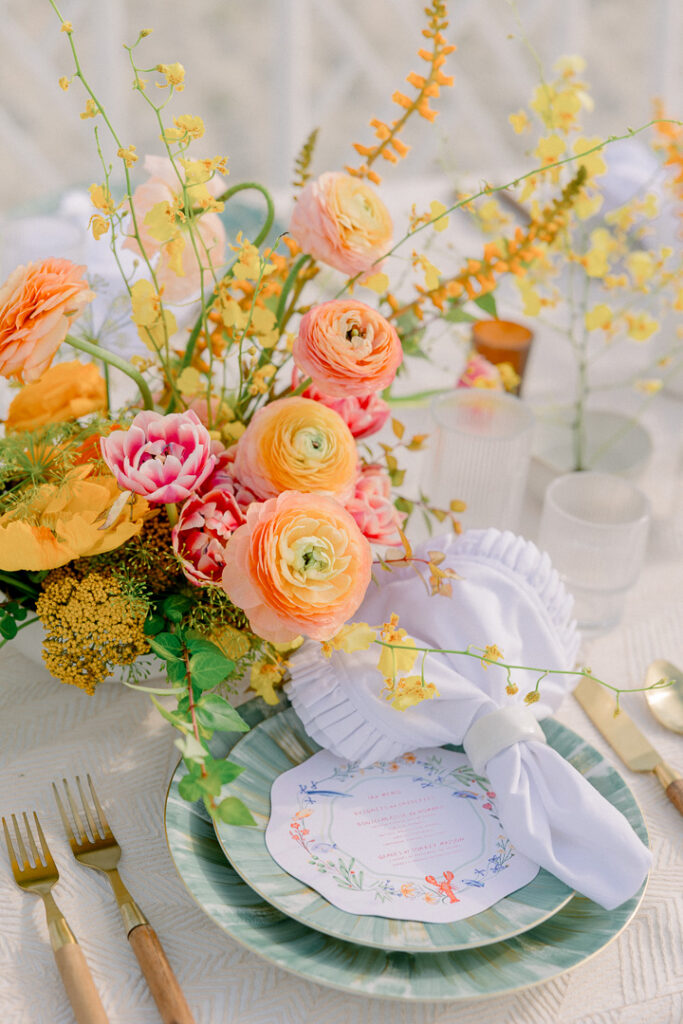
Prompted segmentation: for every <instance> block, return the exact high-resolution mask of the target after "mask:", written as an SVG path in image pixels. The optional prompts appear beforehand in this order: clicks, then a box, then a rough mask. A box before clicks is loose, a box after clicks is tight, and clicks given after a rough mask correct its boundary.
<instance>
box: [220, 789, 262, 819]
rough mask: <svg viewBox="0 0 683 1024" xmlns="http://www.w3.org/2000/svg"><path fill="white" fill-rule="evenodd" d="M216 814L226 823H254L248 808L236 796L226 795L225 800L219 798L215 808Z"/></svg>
mask: <svg viewBox="0 0 683 1024" xmlns="http://www.w3.org/2000/svg"><path fill="white" fill-rule="evenodd" d="M216 816H217V817H218V818H220V820H221V821H223V822H225V824H226V825H255V824H256V822H255V821H254V818H253V815H252V813H251V811H250V810H249V808H248V807H246V806H245V804H243V803H242V801H241V800H239V799H238V798H237V797H236V796H228V797H226V798H225V800H221V802H220V803H219V805H218V807H217V808H216Z"/></svg>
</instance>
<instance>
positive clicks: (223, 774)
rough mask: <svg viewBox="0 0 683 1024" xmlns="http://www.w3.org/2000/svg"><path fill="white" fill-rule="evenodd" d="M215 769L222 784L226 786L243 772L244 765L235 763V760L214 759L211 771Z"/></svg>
mask: <svg viewBox="0 0 683 1024" xmlns="http://www.w3.org/2000/svg"><path fill="white" fill-rule="evenodd" d="M214 770H215V771H216V774H217V775H218V777H219V779H220V780H221V784H222V785H223V786H225V785H227V784H228V783H229V782H234V780H235V779H236V778H237V776H238V775H241V774H242V772H243V771H244V766H243V765H241V764H235V762H234V761H214V762H213V764H212V765H211V771H214Z"/></svg>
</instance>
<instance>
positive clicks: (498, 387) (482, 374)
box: [456, 352, 505, 391]
mask: <svg viewBox="0 0 683 1024" xmlns="http://www.w3.org/2000/svg"><path fill="white" fill-rule="evenodd" d="M456 387H458V388H488V389H489V390H491V391H504V390H505V387H504V385H503V378H502V377H501V374H500V370H499V369H498V367H497V366H494V365H493V363H490V362H489V361H488V359H485V358H484V356H480V355H479V353H478V352H473V353H472V355H471V356H470V357H469V359H468V360H467V363H466V364H465V369H464V370H463V371H462V374H461V375H460V378H459V380H458V382H457V384H456Z"/></svg>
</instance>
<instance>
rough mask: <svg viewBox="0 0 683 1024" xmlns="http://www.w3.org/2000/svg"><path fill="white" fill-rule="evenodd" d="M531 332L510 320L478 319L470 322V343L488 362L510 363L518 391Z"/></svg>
mask: <svg viewBox="0 0 683 1024" xmlns="http://www.w3.org/2000/svg"><path fill="white" fill-rule="evenodd" d="M533 336H534V335H533V332H532V331H530V330H529V328H528V327H524V326H523V324H516V323H513V321H512V320H478V321H477V322H476V324H472V345H473V346H474V348H475V350H476V351H477V352H478V353H479V354H480V355H482V356H484V358H485V359H488V361H489V362H490V363H510V365H511V366H512V368H513V370H514V371H515V373H516V374H517V375H518V377H519V381H520V382H519V385H518V387H517V388H516V389H515V392H514V393H515V394H518V393H519V390H520V387H521V384H522V379H523V377H524V368H525V367H526V361H527V357H528V355H529V349H530V348H531V342H532V339H533Z"/></svg>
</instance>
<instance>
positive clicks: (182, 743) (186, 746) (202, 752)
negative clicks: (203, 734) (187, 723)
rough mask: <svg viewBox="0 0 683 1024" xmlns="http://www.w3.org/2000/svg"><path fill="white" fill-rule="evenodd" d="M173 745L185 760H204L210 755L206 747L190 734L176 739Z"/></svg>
mask: <svg viewBox="0 0 683 1024" xmlns="http://www.w3.org/2000/svg"><path fill="white" fill-rule="evenodd" d="M175 745H176V747H177V748H178V750H179V751H180V753H181V754H182V755H183V757H184V758H185V760H187V761H204V760H206V758H207V757H209V756H210V755H209V752H208V750H207V749H206V747H204V746H203V745H202V744H201V743H200V742H199V740H197V739H195V737H194V736H192V735H189V736H184V737H183V738H182V739H177V740H176V741H175Z"/></svg>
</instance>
